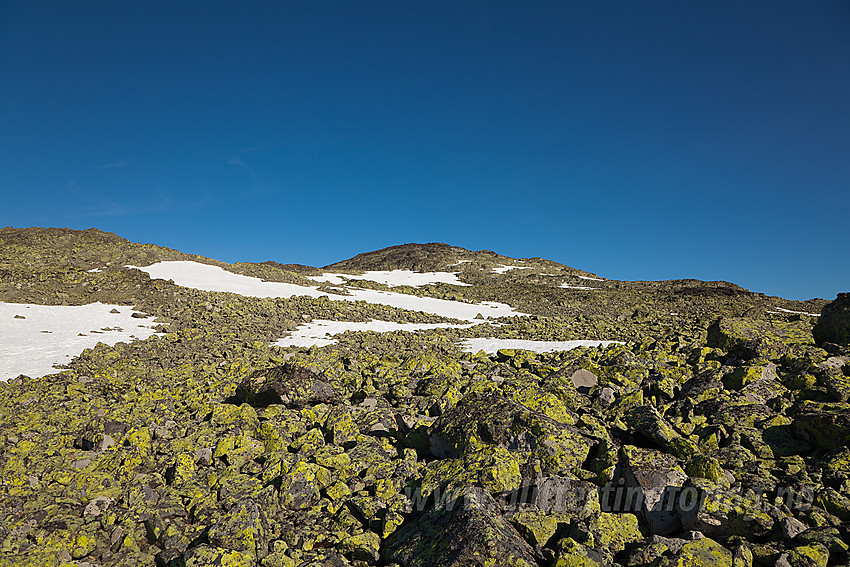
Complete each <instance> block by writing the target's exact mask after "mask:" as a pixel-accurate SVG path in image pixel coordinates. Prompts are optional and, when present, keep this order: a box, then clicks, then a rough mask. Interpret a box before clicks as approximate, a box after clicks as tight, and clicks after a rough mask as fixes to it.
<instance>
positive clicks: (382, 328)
mask: <svg viewBox="0 0 850 567" xmlns="http://www.w3.org/2000/svg"><path fill="white" fill-rule="evenodd" d="M473 325H476V323H468V324H466V325H453V324H451V323H394V322H392V321H379V320H376V319H373V320H371V321H365V322H360V323H355V322H351V321H328V320H325V319H316V320H314V321H311V322H310V323H306V324H304V325H299V326H298V328H297V329H295V330H294V331H293V332H292V333H291V334H290V335H289V336H288V337H285V338H282V339H279V340H277V341H276V342H275V343H274V344H275V345H277V346H279V347H311V346H313V345H315V346H319V347H323V346H327V345H332V344H336V343H338V342H339V340H337V339H334V338H331V337H333V335H337V334H340V333H345V332H346V331H352V332H358V331H375V332H377V333H389V332H393V331H408V332H411V331H419V330H422V329H465V328H468V327H472V326H473Z"/></svg>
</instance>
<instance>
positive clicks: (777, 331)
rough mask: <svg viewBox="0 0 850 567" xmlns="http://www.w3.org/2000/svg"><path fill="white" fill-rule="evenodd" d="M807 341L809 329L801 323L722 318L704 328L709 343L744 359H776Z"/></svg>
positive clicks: (808, 340) (809, 334)
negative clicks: (737, 354)
mask: <svg viewBox="0 0 850 567" xmlns="http://www.w3.org/2000/svg"><path fill="white" fill-rule="evenodd" d="M810 342H813V341H812V338H811V331H810V330H809V328H808V326H807V324H806V323H804V322H797V323H791V322H783V321H758V320H755V319H749V318H743V317H723V318H720V319H718V320H717V321H715V322H714V323H713V324H712V325H711V326H710V327H709V328H708V345H709V346H712V347H716V348H722V349H723V350H727V351H735V352H738V353H740V354H742V355H743V356H745V357H746V358H755V357H763V358H768V359H779V358H780V357H781V356H782V355H784V354H787V353H789V352H791V350H792V348H793V347H798V346H801V345H806V344H809V343H810Z"/></svg>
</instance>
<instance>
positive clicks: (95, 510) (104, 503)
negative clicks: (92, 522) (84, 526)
mask: <svg viewBox="0 0 850 567" xmlns="http://www.w3.org/2000/svg"><path fill="white" fill-rule="evenodd" d="M112 501H113V499H112V498H107V497H106V496H98V497H97V498H95V499H94V500H92V501H91V502H89V503H88V505H87V506H86V509H85V511H84V512H83V515H84V516H94V517H95V518H97V517H98V516H100V515H101V514H102V513H103V512H105V511H106V510H108V509H109V506H110V505H111V504H112Z"/></svg>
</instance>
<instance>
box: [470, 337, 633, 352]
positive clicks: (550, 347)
mask: <svg viewBox="0 0 850 567" xmlns="http://www.w3.org/2000/svg"><path fill="white" fill-rule="evenodd" d="M618 344H623V343H621V342H620V341H528V340H522V339H493V338H483V339H465V340H464V341H463V342H462V343H461V350H463V351H465V352H478V351H482V350H483V351H484V352H486V353H487V354H493V353H495V352H497V351H499V350H500V349H503V348H507V349H522V350H530V351H533V352H560V351H565V350H572V349H574V348H578V347H607V346H610V345H618Z"/></svg>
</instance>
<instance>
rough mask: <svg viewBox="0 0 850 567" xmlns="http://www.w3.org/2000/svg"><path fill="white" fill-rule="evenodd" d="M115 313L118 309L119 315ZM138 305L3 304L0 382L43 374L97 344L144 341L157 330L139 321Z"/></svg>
mask: <svg viewBox="0 0 850 567" xmlns="http://www.w3.org/2000/svg"><path fill="white" fill-rule="evenodd" d="M113 311H118V313H114V312H113ZM133 313H138V312H137V311H134V310H133V308H132V307H127V306H123V305H110V304H104V303H100V302H97V303H89V304H87V305H36V304H31V303H0V382H2V381H6V380H10V379H12V378H16V377H18V376H20V375H21V374H25V375H26V376H29V377H30V378H41V377H42V376H47V375H48V374H54V373H56V372H61V369H57V368H54V365H56V364H66V363H68V362H70V361H71V359H72V358H73V357H75V356H77V355H79V354H80V353H81V352H83V350H85V349H87V348H92V347H94V346H95V345H97V343H104V344H106V345H108V346H113V345H114V344H115V343H119V342H129V341H132V340H135V339H140V340H144V339H146V338H148V337H150V336H151V335H154V334H156V332H155V331H154V330H153V328H152V327H154V326H155V323H153V321H152V320H151V319H136V318H134V317H133V316H132V315H133Z"/></svg>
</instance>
